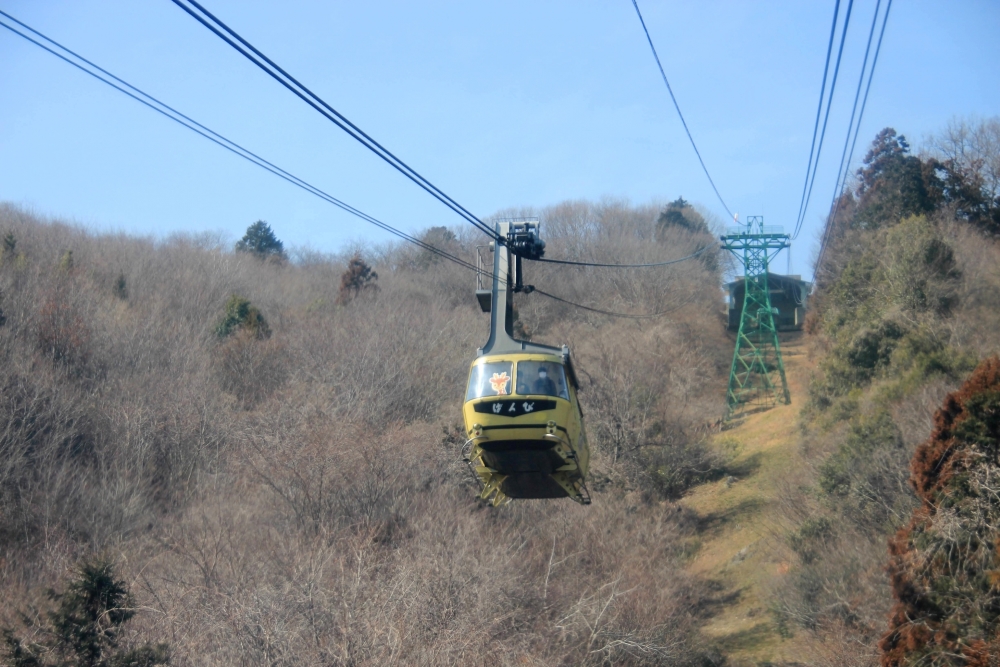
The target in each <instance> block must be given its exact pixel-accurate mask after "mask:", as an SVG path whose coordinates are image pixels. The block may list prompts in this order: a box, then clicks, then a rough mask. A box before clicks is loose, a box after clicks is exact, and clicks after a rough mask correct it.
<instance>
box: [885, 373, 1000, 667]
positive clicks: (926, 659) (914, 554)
mask: <svg viewBox="0 0 1000 667" xmlns="http://www.w3.org/2000/svg"><path fill="white" fill-rule="evenodd" d="M998 411H1000V357H992V358H990V359H987V360H986V361H984V362H983V363H982V364H980V365H979V367H978V368H977V369H976V370H975V372H973V374H972V376H971V377H970V378H969V379H968V380H967V381H966V382H965V383H964V384H963V385H962V387H961V389H959V390H958V391H955V392H952V393H950V394H948V396H947V397H946V398H945V401H944V404H943V405H942V407H941V409H940V410H938V412H937V414H936V415H935V418H934V431H933V433H932V434H931V437H930V439H928V440H927V441H926V442H924V443H923V444H922V445H920V447H918V448H917V452H916V454H915V455H914V457H913V463H912V467H911V470H912V476H911V482H912V484H913V487H914V489H915V490H916V492H917V496H918V497H919V498H920V501H921V505H920V507H919V508H918V509H917V510H916V511H915V512H914V514H913V518H912V519H911V521H910V523H909V525H907V526H906V527H905V528H903V529H901V530H900V531H899V532H898V533H897V534H896V536H895V537H894V538H893V539H892V541H891V542H890V555H891V558H890V563H889V573H890V576H891V579H892V592H893V597H894V598H895V601H896V603H895V605H894V607H893V610H892V616H891V619H890V624H889V625H890V628H889V632H888V633H887V634H886V635H885V636H884V637H883V639H882V641H881V642H880V644H879V646H880V648H881V649H882V651H883V653H882V657H881V664H882V665H884V666H886V667H896V666H902V665H911V664H918V663H923V664H928V665H959V664H961V665H975V666H976V667H990V665H991V661H995V659H996V658H997V656H998V654H1000V615H998V613H997V608H998V605H1000V596H998V594H997V584H998V583H1000V577H997V571H998V569H1000V557H998V554H997V548H998V544H1000V524H998V518H1000V484H998V482H997V478H998V474H1000V458H998V455H1000V415H998Z"/></svg>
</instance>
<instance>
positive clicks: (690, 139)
mask: <svg viewBox="0 0 1000 667" xmlns="http://www.w3.org/2000/svg"><path fill="white" fill-rule="evenodd" d="M837 1H838V2H839V1H840V0H837ZM632 6H633V7H635V13H636V15H638V17H639V23H641V24H642V31H643V32H644V33H646V41H648V42H649V48H650V49H651V50H652V51H653V58H655V59H656V66H657V67H659V68H660V76H662V77H663V83H665V84H666V85H667V92H668V93H670V99H671V101H673V103H674V109H676V110H677V115H678V116H679V117H680V119H681V125H683V126H684V131H685V132H686V133H687V137H688V141H690V142H691V148H693V149H694V154H695V155H697V156H698V162H699V163H700V164H701V169H702V171H704V172H705V177H706V178H707V179H708V182H709V183H710V184H711V185H712V190H714V191H715V196H716V197H718V198H719V203H720V204H722V208H724V209H726V213H728V214H729V218H730V219H734V218H735V216H734V215H733V212H732V211H730V210H729V207H728V206H726V202H725V201H724V200H723V199H722V195H721V194H719V189H718V188H717V187H715V181H713V180H712V176H711V175H710V174H709V173H708V167H706V166H705V161H704V160H703V159H701V152H700V151H699V150H698V146H697V145H695V143H694V137H692V136H691V130H689V129H688V126H687V121H685V120H684V114H682V113H681V107H680V105H679V104H677V98H676V97H674V90H673V88H671V87H670V82H669V81H668V80H667V73H666V72H665V71H664V70H663V64H662V63H661V62H660V56H659V55H657V53H656V47H655V46H653V38H652V37H650V36H649V30H648V29H647V28H646V21H645V20H643V18H642V12H640V11H639V4H638V2H637V0H632Z"/></svg>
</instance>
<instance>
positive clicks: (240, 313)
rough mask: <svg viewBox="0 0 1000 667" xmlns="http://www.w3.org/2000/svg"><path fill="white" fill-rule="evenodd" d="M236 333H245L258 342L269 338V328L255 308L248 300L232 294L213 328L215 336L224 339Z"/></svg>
mask: <svg viewBox="0 0 1000 667" xmlns="http://www.w3.org/2000/svg"><path fill="white" fill-rule="evenodd" d="M237 331H246V332H248V334H249V335H250V336H251V337H253V338H256V339H258V340H263V339H265V338H270V337H271V327H269V326H268V324H267V320H266V319H264V315H263V314H262V313H261V312H260V310H259V309H258V308H257V306H254V305H253V304H251V303H250V301H249V300H248V299H244V298H243V297H241V296H239V295H237V294H233V295H232V296H230V297H229V300H228V301H227V302H226V310H225V313H224V314H223V316H222V319H221V320H219V323H218V324H217V325H216V327H215V335H216V336H218V337H219V338H226V337H227V336H229V335H231V334H233V333H236V332H237Z"/></svg>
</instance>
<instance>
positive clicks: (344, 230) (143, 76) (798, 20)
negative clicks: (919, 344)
mask: <svg viewBox="0 0 1000 667" xmlns="http://www.w3.org/2000/svg"><path fill="white" fill-rule="evenodd" d="M846 4H847V2H846V0H844V1H843V3H842V11H843V8H844V7H843V6H846ZM206 6H207V7H208V8H209V9H210V10H212V11H213V12H214V13H215V14H217V15H218V16H219V17H220V18H222V19H223V20H224V21H226V22H227V23H228V24H229V25H230V26H232V27H233V28H234V29H236V30H237V31H239V32H240V33H241V34H242V35H243V36H244V37H246V38H248V39H249V40H250V41H251V42H253V43H254V44H255V45H256V46H258V47H259V48H261V49H262V50H263V51H264V52H265V53H267V54H268V55H269V56H271V57H272V58H273V59H274V60H276V61H277V62H278V63H279V64H281V65H282V66H283V67H285V69H287V70H288V71H290V72H291V73H293V74H294V75H295V76H296V77H298V78H299V79H300V80H301V81H302V82H303V83H305V84H306V85H308V86H309V87H310V88H312V89H313V90H314V91H316V92H317V93H318V94H320V95H321V96H322V97H324V99H326V100H327V101H328V102H329V103H331V104H332V105H333V106H334V107H335V108H337V109H338V110H339V111H341V112H342V113H344V114H345V115H346V116H347V117H348V118H350V119H351V120H353V121H354V122H355V123H357V124H358V125H359V126H361V127H362V128H363V129H365V130H366V131H367V132H368V133H369V134H371V135H372V136H374V137H375V138H376V139H378V140H379V141H380V142H382V143H383V144H384V145H385V146H387V147H388V148H390V150H392V151H394V152H395V153H396V154H397V155H399V156H400V157H401V158H403V159H404V160H406V161H407V162H408V163H409V164H410V165H412V166H413V167H415V168H416V169H417V170H418V171H420V172H421V173H423V174H424V175H425V176H427V177H428V178H429V179H430V180H431V181H433V182H434V183H435V184H437V185H438V186H439V187H441V188H442V189H443V190H445V191H446V192H447V193H448V194H450V195H451V196H452V197H454V198H455V199H456V200H458V201H459V202H460V203H461V204H463V205H464V206H465V207H467V208H469V209H470V210H472V211H473V212H475V213H476V214H477V215H480V216H481V217H482V216H487V215H490V214H491V213H493V212H495V211H497V210H500V209H503V208H507V207H511V206H519V207H520V206H533V207H543V206H546V205H550V204H555V203H558V202H560V201H563V200H566V199H580V198H586V199H592V200H593V199H600V198H601V197H606V196H607V197H624V198H627V199H629V200H631V201H632V202H634V203H646V202H649V201H654V200H655V201H667V200H670V199H674V198H676V197H677V196H679V195H683V196H684V197H685V198H686V199H688V200H689V201H692V202H695V203H697V204H700V205H702V206H704V207H705V208H706V209H708V210H709V211H711V212H712V213H714V214H716V215H718V216H719V218H720V219H721V218H723V217H724V216H725V213H724V211H723V210H722V208H721V206H720V205H719V204H718V203H717V201H716V199H715V195H714V194H713V193H712V191H711V188H710V186H709V185H708V182H707V180H706V179H705V177H704V175H703V174H702V172H701V170H700V167H699V166H698V163H697V159H696V157H695V155H694V153H693V151H692V149H691V147H690V145H689V144H688V143H687V138H686V136H685V135H684V131H683V128H682V126H681V124H680V121H679V120H678V118H677V115H676V113H675V112H674V110H673V107H672V105H671V103H670V99H669V97H668V95H667V91H666V89H665V87H664V86H663V84H662V81H661V80H660V78H659V73H658V72H657V70H656V66H655V63H654V61H653V59H652V56H651V54H650V52H649V48H648V46H647V44H646V42H645V37H644V35H643V33H642V29H641V26H640V25H639V22H638V19H637V18H636V15H635V12H634V10H633V8H632V5H631V2H630V1H629V0H601V1H585V0H577V1H576V2H541V1H537V0H536V1H533V2H526V1H524V2H522V1H518V0H513V1H507V2H502V3H501V2H495V3H487V2H474V3H470V2H461V3H460V2H419V3H415V2H377V1H369V2H364V3H358V2H341V1H337V2H282V3H276V2H270V3H265V2H250V1H247V0H244V1H241V2H236V1H233V0H208V1H207V3H206ZM874 6H875V0H856V2H855V3H854V9H853V15H852V20H851V29H850V31H849V34H848V41H847V45H846V46H845V52H844V60H843V64H842V65H841V77H840V80H839V82H838V87H837V94H836V96H835V99H834V105H833V110H832V113H831V117H830V126H829V129H828V131H827V140H826V144H825V146H824V149H823V155H822V160H821V163H820V168H819V172H818V177H817V181H816V189H815V190H814V193H813V199H812V205H811V207H810V209H809V212H808V215H807V217H806V221H805V227H804V229H803V232H802V234H801V235H800V237H799V239H798V241H797V242H796V243H795V244H794V246H793V250H792V260H791V263H792V271H793V272H795V273H803V274H807V275H808V274H809V273H811V269H810V267H809V259H810V257H811V255H812V252H813V250H814V245H815V238H816V233H817V230H818V228H819V226H820V224H821V220H822V217H823V214H824V212H825V210H826V208H827V206H828V204H829V201H830V198H831V196H832V194H833V188H834V180H835V174H834V171H835V170H836V166H837V163H838V162H839V160H840V152H841V149H842V146H843V142H844V136H845V133H846V129H847V128H846V126H847V120H848V117H849V114H850V104H851V102H852V101H853V93H854V88H855V86H856V84H857V77H858V72H859V69H860V65H861V58H862V55H863V52H864V45H865V40H866V38H867V32H868V27H869V25H870V21H871V17H872V12H873V10H874ZM883 6H884V3H883ZM640 7H641V8H642V10H643V13H644V16H645V18H646V22H647V25H648V27H649V30H650V33H651V35H652V37H653V40H654V42H655V44H656V46H657V49H658V51H659V53H660V57H661V60H662V61H663V64H664V67H665V69H666V72H667V76H668V77H669V78H670V81H671V85H672V86H673V89H674V92H675V94H676V95H677V98H678V101H679V103H680V105H681V109H682V111H683V112H684V114H685V116H686V118H687V121H688V125H689V127H690V129H691V131H692V133H693V134H694V137H695V141H696V142H697V143H698V146H699V149H700V150H701V153H702V156H703V157H704V159H705V161H706V163H707V165H708V168H709V170H710V171H711V173H712V175H713V178H714V179H715V182H716V184H717V185H718V187H719V190H720V191H721V193H722V196H723V197H724V198H725V199H726V201H727V203H728V204H729V207H730V208H731V209H732V210H734V211H738V212H739V213H740V214H741V217H743V216H746V215H751V214H763V215H764V216H765V219H766V221H767V223H768V224H775V225H784V226H785V227H786V229H791V227H793V226H794V222H795V217H796V214H797V212H798V207H799V200H800V195H801V191H802V183H803V179H804V177H805V168H806V160H807V158H808V155H809V142H810V139H811V137H812V129H813V122H814V119H815V113H816V103H817V99H818V94H819V84H820V77H821V75H822V67H823V60H824V56H825V49H826V44H827V39H828V35H829V29H830V20H831V17H832V14H833V0H830V1H825V0H824V1H809V2H801V1H797V2H745V1H741V2H736V1H722V0H720V1H705V2H697V3H696V2H657V1H654V0H645V1H642V2H640ZM0 8H2V9H3V10H4V11H6V12H8V13H10V14H12V15H14V16H15V17H17V18H19V19H20V20H22V21H25V22H26V23H28V24H29V25H32V26H33V27H35V28H36V29H38V30H40V31H41V32H43V33H46V34H48V35H49V36H50V37H52V38H54V39H56V40H58V41H60V42H62V43H63V44H65V45H66V46H68V47H69V48H71V49H74V50H76V51H78V52H79V53H81V54H82V55H84V56H86V57H88V58H90V59H91V60H94V61H95V62H97V63H98V64H99V65H102V66H103V67H105V68H107V69H109V70H110V71H112V72H113V73H115V74H117V75H119V76H121V77H122V78H124V79H126V80H127V81H129V82H131V83H132V84H134V85H136V86H138V87H140V88H143V89H144V90H146V91H147V92H149V93H151V94H153V95H155V96H157V97H159V98H161V99H162V100H164V101H165V102H167V103H169V104H171V105H173V106H175V107H176V108H178V109H180V110H181V111H183V112H185V113H187V114H188V115H191V116H192V117H194V118H195V119H197V120H199V121H200V122H202V123H204V124H206V125H208V126H209V127H211V128H213V129H215V130H216V131H218V132H220V133H222V134H224V135H227V136H228V137H230V138H231V139H233V140H235V141H237V142H240V143H242V144H244V145H245V146H247V147H248V148H250V149H251V150H254V151H255V152H258V153H259V154H261V155H262V156H264V157H266V158H268V159H269V160H271V161H273V162H275V163H277V164H278V165H280V166H282V167H284V168H285V169H288V170H289V171H291V172H293V173H295V174H297V175H299V176H301V177H302V178H304V179H306V180H308V181H310V182H313V183H314V184H315V185H317V186H319V187H321V188H323V189H325V190H326V191H327V192H329V193H331V194H333V195H334V196H337V197H339V198H341V199H343V200H345V201H347V202H348V203H350V204H352V205H354V206H357V207H358V208H360V209H362V210H364V211H366V212H368V213H370V214H372V215H374V216H376V217H378V218H380V219H382V220H384V221H385V222H388V223H390V224H392V225H394V226H397V227H400V228H402V229H405V230H408V231H416V230H420V229H422V228H426V227H428V226H431V225H441V224H445V225H455V224H459V222H460V221H459V219H458V217H457V216H455V215H454V214H453V213H451V212H450V211H448V210H447V209H446V208H444V207H443V206H442V205H441V204H439V203H438V202H436V201H435V200H433V199H431V198H430V197H429V196H428V195H426V194H425V193H424V192H423V191H421V190H419V189H418V188H417V187H416V186H414V185H412V184H411V183H410V182H409V181H407V180H406V179H404V178H403V177H402V176H401V175H399V174H398V173H397V172H395V171H394V170H392V169H391V168H389V167H388V166H387V165H385V164H384V163H383V162H381V160H379V159H378V158H376V157H375V156H373V155H372V154H370V153H369V152H367V151H366V150H365V149H364V148H362V147H361V146H360V145H358V144H356V143H354V142H353V140H351V139H350V138H348V137H347V136H346V135H345V134H344V133H343V132H341V131H340V130H339V129H338V128H336V127H334V126H333V125H332V124H331V123H329V122H328V121H326V120H324V119H323V118H322V117H320V116H319V115H318V114H317V113H316V112H315V111H313V110H312V109H310V108H308V107H307V106H305V105H304V104H303V103H302V102H301V101H299V100H298V99H297V98H295V97H293V96H292V95H291V94H290V93H288V92H287V91H286V90H284V89H283V88H281V87H279V86H278V84H276V83H275V82H274V81H273V80H271V79H270V78H268V77H266V76H265V75H264V74H263V73H262V72H260V71H259V70H258V69H256V68H255V67H254V66H252V65H251V64H250V63H249V62H248V61H246V60H244V59H243V58H242V57H241V56H239V55H238V54H237V53H236V52H235V51H233V50H232V49H230V47H228V46H226V45H225V44H224V43H223V42H221V41H220V40H219V39H218V38H216V37H215V36H213V35H212V34H211V33H209V32H208V31H207V30H206V29H205V28H203V27H202V26H200V25H199V24H197V23H196V22H195V21H194V20H193V19H191V18H189V17H188V16H187V15H186V14H184V13H183V12H182V11H181V10H180V9H178V8H177V7H176V6H175V5H173V4H172V3H171V2H169V1H168V0H145V1H142V2H137V1H135V0H131V1H125V0H102V1H100V2H98V1H96V0H74V1H72V2H59V1H56V0H50V1H47V2H39V1H37V0H35V1H32V2H24V1H13V0H0ZM998 34H1000V3H997V2H994V1H991V0H990V1H987V0H982V1H975V0H956V1H955V2H948V3H944V2H933V1H931V0H895V2H894V3H893V7H892V14H891V16H890V19H889V25H888V28H887V30H886V37H885V41H884V43H883V47H882V53H881V56H880V59H879V65H878V70H877V72H876V75H875V81H874V83H873V85H872V92H871V96H870V98H869V102H868V108H867V110H866V113H865V118H864V122H863V124H862V128H861V139H860V140H859V149H858V151H857V152H856V154H855V162H856V163H857V162H859V161H860V159H861V158H862V157H863V154H864V150H865V149H864V146H865V145H866V144H867V143H868V142H869V141H870V140H871V138H872V137H873V136H874V135H875V133H876V132H877V131H878V130H879V129H881V128H882V127H885V126H892V127H894V128H896V130H897V131H899V132H901V133H903V134H905V135H907V137H908V138H909V139H910V140H911V143H913V144H914V145H915V146H919V144H920V143H921V141H922V139H923V138H924V137H925V136H927V135H928V134H929V133H931V132H936V131H938V130H940V129H941V128H942V127H943V126H944V125H945V124H946V123H947V122H948V120H949V119H950V118H952V117H955V116H965V117H968V116H981V117H985V116H992V115H995V114H997V113H998V110H1000V85H998V84H1000V68H998V67H997V65H996V63H997V62H1000V39H998V38H997V35H998ZM0 200H4V201H9V202H14V203H17V204H21V205H24V206H26V207H28V208H30V209H33V210H35V211H36V212H38V213H40V214H43V215H51V216H57V217H61V218H64V219H68V220H71V221H75V222H78V223H80V224H84V225H87V226H90V227H93V228H97V229H102V230H124V231H127V232H132V233H137V234H156V235H163V234H168V233H170V232H172V231H207V230H212V231H215V230H220V231H223V232H225V233H227V234H229V235H231V236H232V237H233V238H237V237H238V236H239V235H240V234H241V233H242V231H243V230H245V229H246V227H247V225H249V224H250V223H251V222H253V221H254V220H257V219H264V220H267V221H268V222H269V223H271V225H272V227H273V228H274V229H275V231H276V232H277V234H278V236H279V237H280V238H282V239H283V240H284V241H285V242H286V243H288V244H291V245H309V246H311V247H313V248H315V249H318V250H323V251H336V250H338V249H340V248H342V247H344V245H345V244H348V243H354V242H357V241H380V240H383V239H385V238H387V236H386V235H385V234H384V233H383V232H380V231H378V230H376V229H374V228H372V227H369V226H367V225H365V224H364V223H361V222H360V221H357V220H356V219H354V218H351V217H350V216H348V215H347V214H345V213H342V212H340V211H338V210H337V209H334V208H333V207H332V206H330V205H329V204H326V203H324V202H322V201H320V200H319V199H316V198H314V197H312V196H311V195H308V194H306V193H304V192H302V191H300V190H298V189H296V188H294V187H292V186H291V185H288V184H287V183H285V182H283V181H281V180H278V179H277V178H275V177H274V176H272V175H270V174H267V173H266V172H263V171H261V170H259V169H257V168H256V167H253V166H252V165H250V164H248V163H245V162H243V161H241V160H240V159H239V158H236V157H234V156H232V155H231V154H228V153H226V152H225V151H223V150H222V149H220V148H218V147H216V146H214V145H213V144H210V143H208V142H207V141H205V140H204V139H202V138H200V137H198V136H196V135H194V134H193V133H190V132H189V131H187V130H184V129H183V128H181V127H179V126H177V125H175V124H173V123H171V122H170V121H167V120H166V119H163V118H162V117H159V116H158V115H156V114H154V113H153V112H151V111H149V110H148V109H146V108H145V107H142V106H140V105H139V104H138V103H136V102H133V101H131V100H129V99H127V98H125V97H124V96H122V95H121V94H119V93H117V92H115V91H113V90H111V89H110V88H107V87H105V86H103V85H102V84H99V83H97V82H96V81H94V80H93V79H90V78H89V77H86V76H85V75H83V74H81V73H79V72H78V71H75V70H73V69H72V68H70V67H69V66H67V65H66V64H64V63H62V62H61V61H58V60H56V59H55V58H53V57H52V56H50V55H48V54H46V53H44V52H42V51H41V50H39V49H38V48H36V47H34V46H32V45H30V44H28V43H27V42H24V41H23V40H21V39H20V38H18V37H15V36H13V35H12V34H10V33H7V32H6V31H3V34H0ZM543 231H544V230H543ZM557 250H558V249H556V248H552V249H551V251H552V254H554V255H555V254H557ZM778 268H779V269H781V270H783V269H784V268H785V260H784V258H782V259H781V260H780V262H779V267H778Z"/></svg>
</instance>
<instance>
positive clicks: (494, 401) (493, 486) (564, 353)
mask: <svg viewBox="0 0 1000 667" xmlns="http://www.w3.org/2000/svg"><path fill="white" fill-rule="evenodd" d="M496 231H497V236H498V237H499V238H502V239H506V240H507V243H506V244H505V245H502V246H500V247H494V253H493V254H494V262H493V265H494V270H493V289H492V290H491V291H490V292H489V293H487V292H486V290H479V292H477V296H478V297H479V298H480V304H481V305H482V306H483V309H484V310H489V311H490V313H491V317H490V323H491V329H490V339H489V341H488V342H487V344H486V346H485V347H484V348H482V349H480V350H479V355H478V356H477V358H476V359H475V360H474V361H473V362H472V367H471V369H470V372H469V383H468V389H467V391H466V396H465V404H464V407H463V410H462V414H463V417H464V420H465V430H466V433H467V434H468V438H469V439H468V441H467V442H466V444H465V448H464V451H463V454H464V458H465V460H466V461H468V462H469V465H470V466H471V467H472V469H473V471H474V473H475V474H476V476H477V477H478V478H479V480H480V482H481V483H482V493H481V496H480V497H481V498H483V499H484V500H490V501H491V502H492V504H493V505H494V506H496V505H500V504H502V503H504V502H506V501H507V500H508V499H511V498H561V497H565V496H568V497H570V498H572V499H573V500H575V501H577V502H579V503H582V504H589V503H590V494H589V493H588V492H587V487H586V485H585V479H586V475H587V468H588V465H589V462H590V450H589V449H588V447H587V437H586V433H585V431H584V426H583V413H582V412H581V410H580V404H579V402H578V400H577V395H576V394H577V380H576V374H575V373H574V371H573V364H572V361H571V360H570V355H569V349H568V348H567V347H565V346H563V347H562V348H556V347H550V346H548V345H539V344H537V343H530V342H527V341H521V340H516V339H514V337H513V335H512V332H511V329H512V292H513V291H518V290H519V289H521V287H522V286H521V280H520V272H521V267H520V258H521V257H520V255H515V256H514V257H513V258H512V257H511V255H512V254H513V253H511V252H510V251H509V250H508V248H509V247H511V248H514V249H515V251H516V250H518V249H520V250H524V248H525V245H527V246H528V253H530V252H531V247H532V244H534V252H537V253H540V251H541V248H543V247H544V243H542V242H541V240H540V239H538V223H537V222H510V221H501V222H498V223H497V225H496ZM528 253H526V256H530V254H528ZM539 256H540V255H539ZM512 259H513V260H514V261H512ZM485 297H489V298H488V299H487V298H485ZM493 304H506V307H501V308H493V307H492V305H493Z"/></svg>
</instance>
